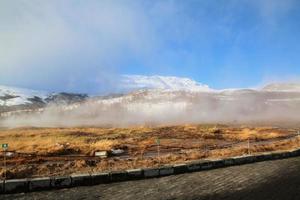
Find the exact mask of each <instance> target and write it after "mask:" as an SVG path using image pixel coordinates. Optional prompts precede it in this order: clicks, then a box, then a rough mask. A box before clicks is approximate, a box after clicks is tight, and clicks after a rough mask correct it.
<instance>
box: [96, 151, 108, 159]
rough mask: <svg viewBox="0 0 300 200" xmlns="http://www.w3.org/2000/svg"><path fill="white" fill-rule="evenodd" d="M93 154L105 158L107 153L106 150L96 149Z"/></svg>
mask: <svg viewBox="0 0 300 200" xmlns="http://www.w3.org/2000/svg"><path fill="white" fill-rule="evenodd" d="M95 156H97V157H101V158H107V156H108V153H107V151H96V152H95Z"/></svg>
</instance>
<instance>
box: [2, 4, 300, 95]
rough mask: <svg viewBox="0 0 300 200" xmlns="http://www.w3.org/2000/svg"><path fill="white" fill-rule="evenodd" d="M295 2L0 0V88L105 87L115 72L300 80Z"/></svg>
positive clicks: (228, 82) (224, 80)
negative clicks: (5, 86)
mask: <svg viewBox="0 0 300 200" xmlns="http://www.w3.org/2000/svg"><path fill="white" fill-rule="evenodd" d="M299 44H300V2H299V1H297V0H177V1H176V0H161V1H158V0H154V1H146V0H145V1H130V0H119V1H117V0H109V1H106V0H101V1H96V0H95V1H93V0H85V1H83V0H82V1H79V0H72V1H71V0H69V1H68V0H66V1H60V0H53V1H50V0H49V1H47V0H45V1H38V0H29V1H28V0H27V1H25V0H24V1H22V0H20V1H17V0H6V1H5V0H3V1H1V2H0V70H1V73H0V84H4V85H13V86H21V87H29V88H33V89H42V90H51V91H70V92H87V93H102V92H109V91H112V90H113V89H114V87H115V85H116V82H118V79H119V76H120V75H121V74H141V75H166V76H180V77H188V78H191V79H194V80H196V81H198V82H201V83H205V84H208V85H209V86H210V87H212V88H217V89H220V88H229V87H255V86H259V85H263V84H266V83H268V82H274V81H299V76H300V56H299V53H300V45H299Z"/></svg>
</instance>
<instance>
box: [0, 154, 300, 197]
mask: <svg viewBox="0 0 300 200" xmlns="http://www.w3.org/2000/svg"><path fill="white" fill-rule="evenodd" d="M0 199H24V200H27V199H55V200H56V199H108V200H113V199H121V200H126V199H134V200H138V199H143V200H148V199H167V200H171V199H182V200H186V199H228V200H229V199H230V200H235V199H263V200H267V199H284V200H289V199H293V200H298V199H300V157H298V158H289V159H285V160H276V161H267V162H260V163H254V164H248V165H242V166H233V167H228V168H222V169H215V170H210V171H204V172H196V173H189V174H182V175H174V176H168V177H163V178H157V179H148V180H140V181H130V182H121V183H113V184H107V185H97V186H90V187H77V188H71V189H63V190H57V191H45V192H36V193H28V194H16V195H4V196H0Z"/></svg>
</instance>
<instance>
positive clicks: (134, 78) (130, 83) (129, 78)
mask: <svg viewBox="0 0 300 200" xmlns="http://www.w3.org/2000/svg"><path fill="white" fill-rule="evenodd" d="M121 84H122V85H121V87H123V88H124V89H128V90H137V89H164V90H188V91H203V92H209V91H212V89H211V88H209V86H208V85H205V84H202V83H198V82H196V81H194V80H192V79H189V78H183V77H176V76H158V75H155V76H143V75H123V76H122V81H121Z"/></svg>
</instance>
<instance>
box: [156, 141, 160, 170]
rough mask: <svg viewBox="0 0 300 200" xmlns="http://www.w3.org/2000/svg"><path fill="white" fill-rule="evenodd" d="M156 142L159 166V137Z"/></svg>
mask: <svg viewBox="0 0 300 200" xmlns="http://www.w3.org/2000/svg"><path fill="white" fill-rule="evenodd" d="M156 144H157V158H158V165H159V166H160V141H159V138H157V139H156Z"/></svg>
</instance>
